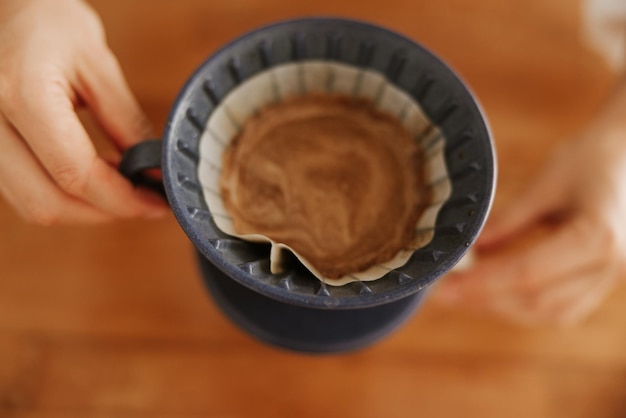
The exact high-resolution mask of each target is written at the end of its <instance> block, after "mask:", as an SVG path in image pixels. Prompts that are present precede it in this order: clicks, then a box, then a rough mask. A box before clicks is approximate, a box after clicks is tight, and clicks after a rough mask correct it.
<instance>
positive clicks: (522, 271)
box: [435, 89, 626, 325]
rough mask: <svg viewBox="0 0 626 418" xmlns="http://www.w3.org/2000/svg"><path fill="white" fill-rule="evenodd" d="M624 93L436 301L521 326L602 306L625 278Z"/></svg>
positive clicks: (556, 159) (487, 233) (567, 148)
mask: <svg viewBox="0 0 626 418" xmlns="http://www.w3.org/2000/svg"><path fill="white" fill-rule="evenodd" d="M624 92H626V89H623V91H622V93H620V94H621V97H620V98H618V99H616V100H614V101H613V104H612V105H611V106H609V107H608V108H607V110H605V112H604V113H603V114H602V115H601V116H600V117H599V118H598V119H597V120H596V121H595V122H594V123H593V124H592V125H591V126H590V127H589V128H588V129H587V130H586V131H585V132H584V133H583V134H581V135H580V136H579V137H577V138H575V139H574V140H572V141H570V142H568V143H566V144H564V145H563V146H562V147H561V148H560V149H559V150H558V151H557V153H556V154H555V155H554V156H553V158H552V159H550V160H549V161H548V164H547V165H546V167H545V168H544V170H543V171H542V172H540V174H539V175H538V176H537V178H536V179H535V181H534V182H533V183H531V184H530V185H529V187H528V189H527V190H526V191H525V192H524V193H523V194H522V195H521V196H519V197H518V198H517V199H516V200H515V201H514V202H512V204H511V205H509V206H508V208H506V209H504V210H502V211H501V212H500V213H496V214H494V217H493V218H492V219H491V220H490V221H489V222H488V224H487V226H486V228H485V230H484V232H483V234H482V236H481V237H480V238H479V240H478V242H477V248H478V256H479V257H478V259H477V260H476V262H475V264H474V265H473V266H472V267H470V268H469V269H468V270H466V271H464V272H461V273H452V274H450V275H449V277H447V278H445V279H444V281H443V283H442V285H441V286H440V288H438V289H437V290H436V291H435V295H436V296H439V299H441V300H443V301H447V302H449V303H456V304H460V305H464V306H466V307H470V308H472V309H474V310H479V311H487V312H491V313H496V314H499V315H501V316H504V317H507V318H509V319H512V320H514V321H517V322H521V323H525V324H539V323H548V324H556V325H570V324H574V323H576V322H578V321H580V320H582V319H583V318H585V317H586V316H588V315H589V314H590V313H591V312H593V311H594V309H596V308H597V307H598V305H599V304H600V303H601V302H602V301H603V300H604V299H605V297H606V296H607V294H608V293H609V292H610V291H611V289H612V288H613V287H614V286H615V284H616V283H617V282H618V281H619V279H620V278H621V277H624V273H625V271H626V269H625V266H626V124H624V122H623V120H624V118H623V115H622V113H623V111H624V110H626V105H625V104H626V94H625V93H624ZM539 230H543V233H539ZM524 240H525V241H526V242H525V243H524V244H521V242H522V241H524Z"/></svg>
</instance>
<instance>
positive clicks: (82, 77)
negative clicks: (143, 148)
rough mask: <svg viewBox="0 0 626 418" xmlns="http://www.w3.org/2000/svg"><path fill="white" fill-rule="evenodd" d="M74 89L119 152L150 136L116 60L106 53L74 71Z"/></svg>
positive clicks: (98, 53)
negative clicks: (76, 79) (76, 72)
mask: <svg viewBox="0 0 626 418" xmlns="http://www.w3.org/2000/svg"><path fill="white" fill-rule="evenodd" d="M76 89H77V91H78V93H79V95H80V97H81V98H82V99H83V100H84V101H85V102H86V103H87V105H88V106H89V108H90V109H91V110H92V112H93V113H94V115H95V116H96V119H97V120H98V122H100V124H101V125H102V126H103V128H104V129H105V131H106V132H107V134H108V135H109V136H110V138H111V139H112V140H113V142H114V143H115V145H116V146H117V148H118V149H119V150H120V151H122V150H125V149H126V148H128V147H130V146H131V145H134V144H136V143H138V142H140V141H141V140H145V139H148V138H151V137H152V136H154V134H153V129H152V126H151V125H150V122H149V121H148V118H147V117H146V115H145V114H144V112H143V111H142V109H141V107H140V106H139V103H138V102H137V100H136V99H135V97H134V96H133V94H132V92H131V91H130V88H129V87H128V83H127V82H126V79H125V78H124V74H123V73H122V70H121V68H120V65H119V63H118V61H117V59H116V58H115V56H114V55H113V54H112V53H111V52H110V51H109V50H108V49H104V48H103V50H99V51H94V52H92V53H91V54H88V55H87V56H86V59H85V61H84V62H83V64H82V67H81V68H79V71H78V81H77V85H76Z"/></svg>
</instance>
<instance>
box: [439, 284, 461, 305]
mask: <svg viewBox="0 0 626 418" xmlns="http://www.w3.org/2000/svg"><path fill="white" fill-rule="evenodd" d="M434 296H435V299H437V300H439V301H440V302H443V303H445V304H453V303H456V302H458V301H459V300H460V299H461V292H460V290H459V288H458V286H451V285H445V284H444V285H442V286H440V287H439V288H438V289H437V290H436V291H435V294H434Z"/></svg>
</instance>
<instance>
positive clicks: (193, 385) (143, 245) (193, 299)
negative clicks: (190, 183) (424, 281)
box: [0, 0, 626, 418]
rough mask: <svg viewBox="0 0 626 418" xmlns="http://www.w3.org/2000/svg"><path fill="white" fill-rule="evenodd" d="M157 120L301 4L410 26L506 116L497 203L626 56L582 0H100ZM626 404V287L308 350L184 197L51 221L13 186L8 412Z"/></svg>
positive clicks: (2, 383) (7, 229)
mask: <svg viewBox="0 0 626 418" xmlns="http://www.w3.org/2000/svg"><path fill="white" fill-rule="evenodd" d="M92 3H93V4H94V6H95V8H96V9H97V10H98V11H99V12H100V13H101V15H102V18H103V20H104V22H105V25H106V27H107V30H108V36H109V41H110V44H111V47H112V49H113V50H114V51H115V52H116V53H117V55H118V57H119V59H120V62H121V64H122V67H123V68H124V69H125V72H126V74H127V76H128V79H129V82H130V85H131V87H132V89H133V90H134V92H136V94H137V96H138V98H139V100H140V102H141V103H142V105H143V106H144V107H145V109H146V111H147V112H148V115H149V116H150V118H151V120H152V121H153V122H154V124H155V125H156V126H157V127H158V128H159V129H160V128H162V126H163V124H164V121H165V118H166V114H167V112H168V110H169V106H170V105H171V103H172V102H173V100H174V97H175V95H176V93H177V91H178V90H179V89H180V87H181V86H182V84H183V82H184V81H185V79H186V78H187V77H188V75H189V74H190V73H191V72H192V70H193V69H194V68H195V67H196V66H197V65H198V64H199V63H200V62H201V61H202V60H203V59H204V58H205V57H207V56H208V55H209V54H211V52H212V51H214V50H215V49H216V48H217V47H218V46H220V45H221V44H223V43H224V42H226V41H227V40H229V39H231V38H233V37H235V36H237V35H238V34H240V33H241V32H243V31H245V30H248V29H251V28H254V27H256V26H259V25H262V24H265V23H269V22H271V21H274V20H277V19H283V18H288V17H293V16H300V15H311V14H317V15H342V16H350V17H355V18H362V19H366V20H370V21H374V22H377V23H380V24H383V25H386V26H390V27H392V28H395V29H396V30H398V31H400V32H404V33H406V34H407V35H409V36H411V37H413V38H415V39H417V40H419V41H420V42H422V43H423V44H425V45H426V46H428V47H430V48H431V49H432V50H434V51H436V53H438V54H439V55H440V56H441V57H443V58H444V59H445V60H446V61H447V62H448V63H450V64H451V65H452V66H453V67H454V68H455V69H456V70H457V71H458V72H459V73H460V74H461V75H462V77H463V78H464V79H465V80H466V81H467V82H468V83H469V84H470V85H471V86H472V88H473V90H474V91H475V92H476V93H477V95H478V97H479V98H480V100H481V101H482V104H483V105H484V108H485V110H486V112H487V115H488V116H489V119H490V122H491V125H492V127H493V131H494V134H495V137H496V140H497V145H498V148H499V154H500V155H499V157H500V183H499V188H498V192H499V193H498V198H497V200H496V209H497V208H498V207H501V205H502V203H503V202H506V200H507V199H510V197H511V196H512V195H513V194H514V193H516V192H517V191H519V190H520V188H521V187H522V186H523V184H524V181H526V179H527V178H528V176H530V175H531V174H532V172H533V171H534V170H535V169H536V168H537V167H538V165H539V164H541V162H542V161H543V160H544V158H545V156H546V154H547V152H548V151H549V150H550V149H551V148H552V147H553V146H554V145H555V144H556V143H557V142H558V141H560V140H562V139H564V138H566V137H567V136H568V135H570V134H572V133H574V132H576V130H577V129H579V128H580V127H581V126H582V125H583V124H584V123H585V121H586V120H588V119H589V118H590V117H591V115H592V113H593V111H594V110H595V109H596V108H597V106H598V104H599V102H600V101H601V100H602V98H603V97H604V96H605V95H606V93H607V91H608V90H609V89H610V86H611V83H612V81H613V78H614V75H613V74H611V73H610V72H609V71H608V70H607V68H606V67H605V66H604V65H603V64H602V62H601V61H600V60H599V57H598V56H596V55H595V54H594V53H593V52H591V51H589V50H588V49H586V47H585V46H584V44H583V43H582V41H581V34H580V16H579V9H578V7H577V5H576V2H572V1H571V0H556V1H543V0H509V1H499V0H480V1H472V2H469V1H463V0H448V1H440V2H437V1H431V2H426V1H423V0H419V1H415V0H387V1H386V2H384V3H381V2H374V1H368V0H363V1H354V0H344V1H338V0H317V1H315V2H311V3H306V2H298V1H286V0H264V1H259V0H256V1H253V0H236V1H199V0H198V1H194V0H179V1H176V2H173V1H166V0H150V1H149V0H130V1H122V0H98V1H93V2H92ZM252 416H254V417H322V416H333V417H334V416H338V417H344V416H345V417H383V416H384V417H416V416H422V417H430V418H433V417H460V416H463V417H524V418H527V417H569V418H577V417H580V418H583V417H585V418H586V417H594V418H602V417H616V418H617V417H624V416H626V289H624V288H623V287H622V288H621V289H619V290H618V291H617V292H616V293H614V294H613V295H612V297H611V298H610V299H609V300H608V301H607V302H606V303H605V304H604V306H603V307H602V309H600V311H599V312H597V313H596V314H595V315H593V317H592V318H591V319H590V320H588V321H587V322H585V323H584V324H582V325H580V326H578V327H576V328H574V329H569V330H558V329H552V328H536V329H526V328H520V327H517V326H514V325H511V324H508V323H504V322H502V321H500V320H498V319H494V318H486V317H482V316H473V315H470V314H468V313H466V312H463V311H460V310H455V309H447V308H443V307H440V306H438V305H436V304H435V303H432V302H428V303H426V305H425V306H424V307H423V309H422V310H421V312H420V314H419V315H417V316H415V317H413V318H412V319H411V320H410V321H409V322H408V323H407V324H406V325H405V326H404V327H403V328H402V329H401V330H400V331H398V332H396V333H395V334H393V335H392V336H390V337H389V338H387V339H386V340H384V341H383V342H381V343H379V344H377V345H375V346H373V347H371V348H368V349H365V350H363V351H359V352H356V353H352V354H346V355H339V356H321V357H315V356H304V355H298V354H293V353H288V352H283V351H280V350H277V349H274V348H270V347H267V346H265V345H262V344H260V343H258V342H256V341H254V340H252V339H251V338H250V337H248V336H247V335H245V334H243V333H242V332H241V331H240V330H238V329H237V328H235V327H234V326H233V325H232V324H231V323H230V322H228V321H227V320H226V319H225V318H224V317H223V316H222V314H221V313H220V312H219V311H218V310H217V309H216V307H215V306H214V305H213V303H212V301H211V300H210V299H209V298H207V295H206V293H205V291H204V289H203V287H202V284H201V282H200V278H199V274H198V271H197V269H196V265H195V263H194V259H193V251H192V248H191V244H190V243H189V241H188V240H187V238H186V237H185V235H184V234H183V232H182V231H181V230H180V228H179V227H178V225H177V223H176V221H175V220H174V219H173V217H169V218H168V219H166V220H163V221H158V222H148V221H133V222H120V223H118V224H115V225H109V226H104V227H92V228H86V227H53V228H40V227H36V226H29V225H26V224H24V223H22V222H21V221H20V220H19V219H18V218H17V217H16V215H15V214H14V213H13V212H12V211H11V210H10V209H9V208H8V207H7V206H6V205H5V204H4V203H0V417H3V418H8V417H37V418H51V417H55V418H56V417H69V418H78V417H81V418H82V417H98V418H99V417H129V418H130V417H133V418H134V417H142V418H143V417H146V418H148V417H150V418H158V417H172V418H173V417H252Z"/></svg>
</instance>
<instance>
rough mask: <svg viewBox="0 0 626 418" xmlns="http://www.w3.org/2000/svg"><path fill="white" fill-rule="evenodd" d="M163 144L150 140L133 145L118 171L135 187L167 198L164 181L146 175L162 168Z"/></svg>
mask: <svg viewBox="0 0 626 418" xmlns="http://www.w3.org/2000/svg"><path fill="white" fill-rule="evenodd" d="M162 144H163V142H162V141H161V140H160V139H149V140H147V141H143V142H140V143H138V144H136V145H133V146H132V147H130V148H128V149H127V150H126V151H125V152H124V154H123V155H122V161H121V162H120V165H119V167H118V170H119V172H120V173H121V174H122V175H123V176H124V177H126V178H127V179H128V180H130V181H131V182H132V183H133V184H134V185H136V186H139V187H144V188H146V189H149V190H152V191H153V192H156V193H158V194H159V195H161V196H163V197H167V196H166V195H165V188H164V187H163V181H161V180H157V179H155V178H153V177H150V176H148V175H147V174H146V170H149V169H160V168H161V155H162Z"/></svg>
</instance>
